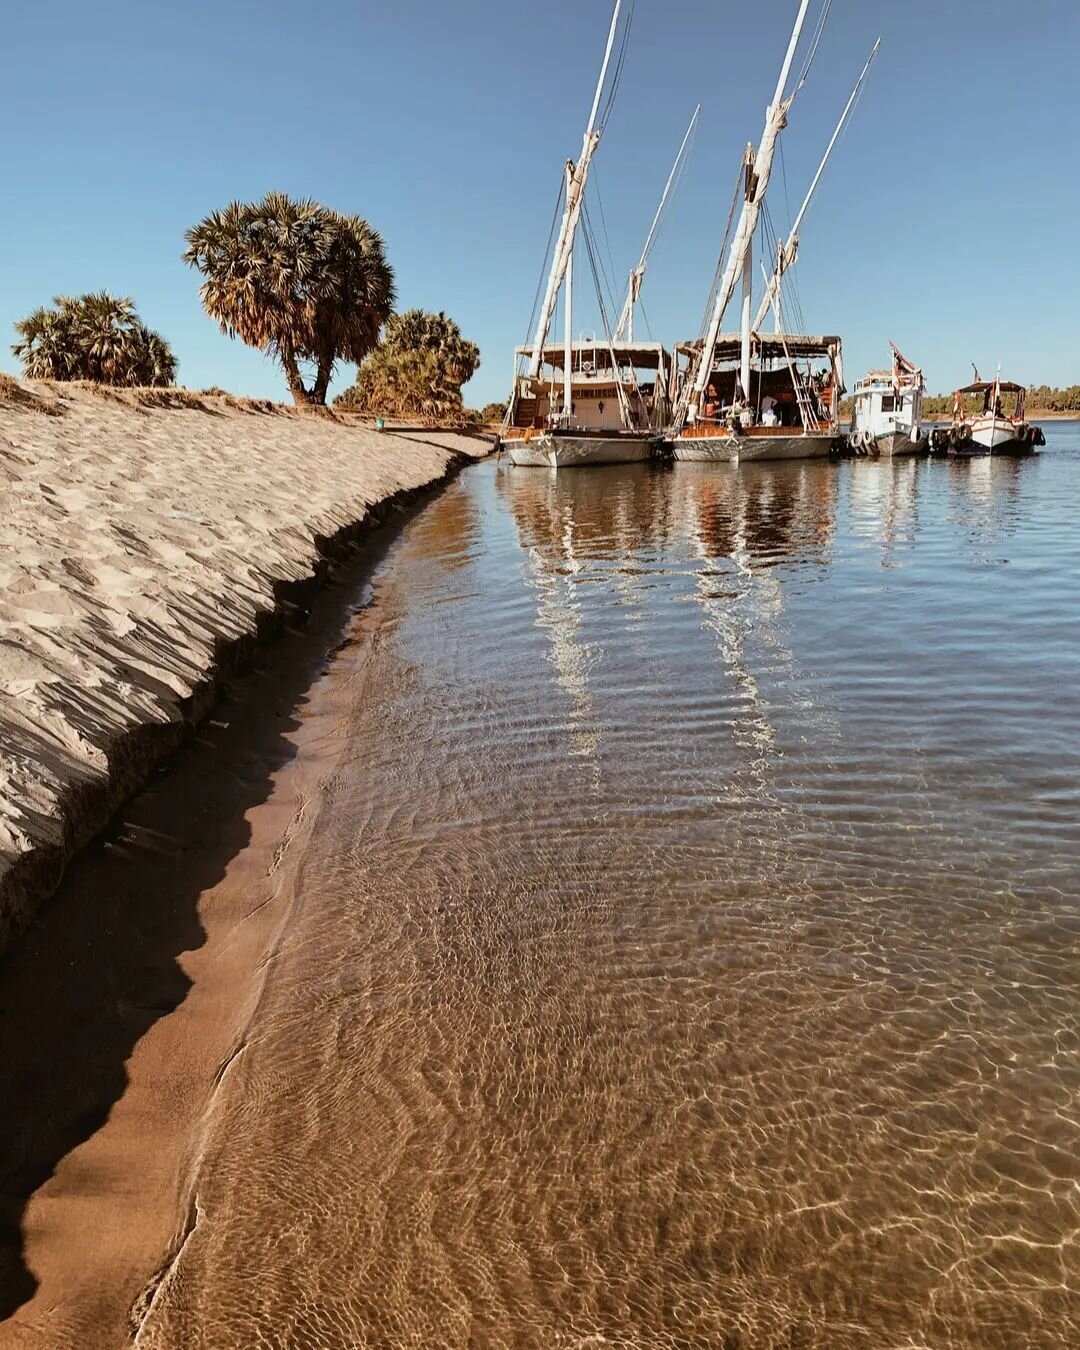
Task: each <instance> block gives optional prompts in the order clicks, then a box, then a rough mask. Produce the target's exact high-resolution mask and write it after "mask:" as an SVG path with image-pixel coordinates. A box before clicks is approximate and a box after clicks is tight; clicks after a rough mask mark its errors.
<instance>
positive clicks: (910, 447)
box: [870, 431, 930, 459]
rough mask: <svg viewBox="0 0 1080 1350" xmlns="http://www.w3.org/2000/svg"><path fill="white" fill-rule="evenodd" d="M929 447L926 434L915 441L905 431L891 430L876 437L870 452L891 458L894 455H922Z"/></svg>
mask: <svg viewBox="0 0 1080 1350" xmlns="http://www.w3.org/2000/svg"><path fill="white" fill-rule="evenodd" d="M929 447H930V442H929V441H928V440H927V438H926V437H925V436H923V437H920V439H919V440H918V441H913V440H912V439H911V437H910V436H909V435H908V434H907V432H905V431H890V432H887V433H886V434H885V435H882V436H875V437H874V444H873V447H872V448H871V450H870V453H871V455H878V456H880V457H881V458H883V459H885V458H891V457H892V456H893V455H921V454H923V453H925V451H926V450H928V449H929Z"/></svg>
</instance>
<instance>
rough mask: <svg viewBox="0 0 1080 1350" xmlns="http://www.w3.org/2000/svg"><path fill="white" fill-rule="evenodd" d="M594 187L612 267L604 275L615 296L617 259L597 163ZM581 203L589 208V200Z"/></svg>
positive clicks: (609, 289) (585, 207)
mask: <svg viewBox="0 0 1080 1350" xmlns="http://www.w3.org/2000/svg"><path fill="white" fill-rule="evenodd" d="M592 189H593V196H595V198H596V204H597V206H598V207H599V208H600V224H601V226H602V227H603V230H604V245H605V247H606V249H607V260H608V266H609V267H610V268H611V271H610V272H608V271H606V270H605V273H604V277H605V279H606V281H607V285H608V293H609V294H610V295H611V296H614V294H615V259H614V258H613V257H612V255H611V239H610V238H609V236H608V227H607V217H606V216H605V215H604V199H603V197H602V196H601V194H600V176H599V174H597V172H596V165H595V164H594V165H593V176H592ZM581 205H582V210H587V208H588V203H587V202H585V201H583V202H582V204H581ZM601 262H603V259H601ZM614 307H615V306H614V303H612V308H613V309H614Z"/></svg>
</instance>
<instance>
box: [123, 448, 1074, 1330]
mask: <svg viewBox="0 0 1080 1350" xmlns="http://www.w3.org/2000/svg"><path fill="white" fill-rule="evenodd" d="M1049 439H1050V446H1049V448H1048V449H1047V451H1045V452H1044V453H1043V454H1041V455H1040V456H1038V457H1036V458H1033V459H1031V460H1028V461H1010V460H995V461H988V460H984V461H972V462H963V463H952V462H944V461H907V462H900V461H898V462H896V463H844V464H841V465H839V466H837V465H832V464H829V463H806V464H797V463H796V464H788V465H777V466H769V465H754V466H744V467H742V468H733V467H732V466H727V465H721V466H716V467H706V466H692V465H686V466H676V467H673V468H667V469H656V468H651V467H648V466H640V467H639V466H633V467H626V468H611V469H603V470H596V471H578V472H566V473H564V474H562V475H559V476H554V475H549V473H548V472H546V471H543V470H521V469H511V468H509V467H508V466H506V465H505V464H503V465H498V464H495V463H487V464H483V465H481V466H478V467H476V468H473V469H469V470H468V471H466V472H465V473H464V474H463V475H462V477H460V478H459V479H458V480H457V481H456V482H455V483H454V484H453V485H452V486H451V487H449V489H448V490H447V491H446V492H445V493H444V494H443V495H442V496H440V497H439V498H438V499H437V500H435V501H434V502H432V503H431V504H430V505H429V506H427V507H426V508H425V509H424V510H423V511H422V512H420V513H419V514H418V515H416V516H415V517H414V518H413V519H412V520H411V521H410V522H409V523H408V524H407V525H406V527H405V528H404V530H403V532H402V534H401V537H400V539H399V540H398V541H397V542H396V543H395V545H394V546H393V548H392V549H391V551H390V553H389V555H388V557H387V559H386V560H385V562H384V563H383V565H382V566H381V569H380V572H379V574H378V576H377V577H376V579H375V583H374V587H373V593H372V598H371V603H370V605H369V606H368V607H367V608H366V609H365V610H364V611H363V613H362V614H361V615H360V616H359V617H358V620H357V626H356V632H355V634H354V639H355V644H356V645H355V646H354V647H353V648H352V649H351V651H350V654H349V658H348V659H349V660H351V661H352V663H353V674H352V676H351V678H350V690H351V694H350V697H351V703H350V706H349V710H348V718H347V724H346V725H345V726H344V727H343V728H342V730H341V757H340V760H339V761H338V764H337V768H336V769H335V770H334V772H333V773H332V774H331V775H330V777H329V779H328V780H327V782H326V784H325V787H324V789H323V791H322V793H321V798H320V801H319V802H318V803H317V804H316V805H317V809H318V812H319V814H318V817H317V821H316V824H315V827H314V831H313V834H312V837H311V841H310V845H309V847H308V849H307V852H306V853H305V855H304V858H303V863H302V868H301V872H300V887H299V894H298V898H297V900H296V903H295V906H294V909H293V913H292V915H291V918H290V920H289V924H288V927H287V930H286V932H285V933H284V936H283V938H282V942H281V947H280V951H279V954H278V956H277V958H276V961H275V963H274V967H273V969H272V971H271V973H270V976H269V979H268V982H267V986H266V991H265V993H264V996H263V999H262V1003H261V1005H260V1008H259V1011H258V1014H257V1016H256V1019H255V1021H254V1023H253V1025H252V1027H251V1029H250V1033H249V1037H248V1045H247V1048H246V1050H245V1052H244V1053H243V1054H242V1055H241V1056H240V1057H238V1059H237V1060H236V1062H235V1063H234V1065H233V1066H232V1068H231V1069H230V1071H229V1080H228V1083H227V1090H225V1091H224V1092H223V1093H222V1094H221V1096H220V1098H219V1101H218V1104H217V1107H216V1108H215V1110H216V1115H215V1118H214V1119H213V1120H212V1121H211V1122H210V1123H209V1127H208V1132H207V1138H208V1144H207V1147H206V1150H205V1154H204V1156H203V1158H202V1161H201V1165H200V1169H199V1170H200V1175H199V1181H198V1188H197V1189H198V1209H197V1215H196V1219H197V1222H196V1226H195V1230H194V1232H193V1233H192V1234H191V1237H190V1238H189V1240H188V1242H187V1244H186V1246H185V1248H184V1250H183V1252H182V1254H181V1257H180V1261H179V1263H178V1267H177V1270H176V1272H175V1274H174V1276H173V1278H171V1279H170V1280H169V1282H168V1284H167V1286H166V1287H163V1288H162V1289H161V1290H160V1291H159V1296H158V1298H157V1300H156V1302H155V1305H154V1308H153V1312H152V1314H151V1316H150V1317H149V1318H148V1319H147V1321H146V1323H145V1324H144V1326H143V1330H142V1335H141V1337H140V1342H139V1343H140V1344H146V1345H153V1346H176V1347H179V1346H183V1347H195V1346H207V1347H211V1346H213V1347H217V1346H233V1345H235V1346H241V1345H243V1346H252V1347H254V1346H274V1347H285V1346H288V1347H322V1346H326V1347H339V1346H379V1347H384V1346H385V1347H399V1346H400V1347H404V1346H416V1347H443V1346H445V1347H467V1346H468V1347H473V1346H475V1347H495V1346H506V1347H537V1348H539V1347H607V1346H618V1347H650V1348H652V1347H698V1346H701V1347H706V1346H707V1347H721V1348H722V1350H773V1348H774V1347H777V1348H779V1347H784V1350H806V1348H808V1347H829V1348H835V1347H839V1348H841V1350H842V1348H844V1347H866V1348H867V1350H869V1348H870V1347H874V1348H875V1350H876V1348H877V1347H898V1348H899V1347H904V1348H905V1350H916V1348H917V1347H935V1348H936V1347H965V1348H966V1347H971V1350H976V1348H978V1350H993V1348H996V1347H1002V1348H1004V1347H1009V1348H1010V1350H1012V1348H1013V1347H1021V1346H1023V1347H1026V1346H1040V1347H1041V1346H1046V1347H1051V1346H1068V1345H1076V1344H1080V1249H1078V1240H1080V1191H1078V1184H1080V1119H1078V1109H1077V1104H1078V1086H1080V1060H1078V1053H1080V996H1078V988H1077V983H1078V975H1080V965H1078V961H1077V956H1078V942H1080V428H1078V427H1076V426H1075V425H1070V426H1057V427H1053V428H1052V429H1051V431H1050V436H1049Z"/></svg>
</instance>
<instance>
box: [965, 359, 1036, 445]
mask: <svg viewBox="0 0 1080 1350" xmlns="http://www.w3.org/2000/svg"><path fill="white" fill-rule="evenodd" d="M965 400H967V401H965ZM1026 402H1027V389H1026V388H1025V387H1024V386H1023V385H1022V384H1016V383H1014V381H1012V380H1003V379H1002V378H1001V374H1000V372H999V373H998V374H997V375H996V376H995V377H994V378H993V379H992V380H980V379H979V372H978V371H977V370H976V372H975V379H974V380H973V381H972V382H971V384H966V385H964V387H963V388H962V389H957V390H956V392H955V393H954V394H953V416H952V423H951V424H950V426H949V428H948V431H947V432H946V440H947V443H948V449H949V452H950V453H951V454H955V455H1027V454H1030V453H1031V452H1032V451H1033V450H1034V449H1035V447H1036V446H1038V445H1045V444H1046V439H1045V437H1044V436H1043V432H1042V428H1041V427H1031V426H1028V424H1027V421H1026V420H1025V416H1024V407H1025V404H1026Z"/></svg>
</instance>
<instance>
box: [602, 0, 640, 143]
mask: <svg viewBox="0 0 1080 1350" xmlns="http://www.w3.org/2000/svg"><path fill="white" fill-rule="evenodd" d="M634 4H635V0H630V7H629V9H628V10H627V14H626V22H625V23H624V24H623V32H622V41H621V43H620V44H619V55H618V57H617V58H616V61H615V73H614V75H613V76H612V77H611V87H610V89H609V90H608V96H607V102H606V103H605V104H604V111H603V113H602V114H601V116H600V126H599V132H600V135H601V136H602V135H603V134H604V129H605V127H606V126H607V122H608V118H609V117H610V116H611V110H612V108H613V107H614V106H615V96H616V94H618V92H619V85H620V84H621V83H622V75H623V66H624V65H625V64H626V51H627V47H628V46H629V43H630V29H631V27H632V26H633V22H634Z"/></svg>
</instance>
